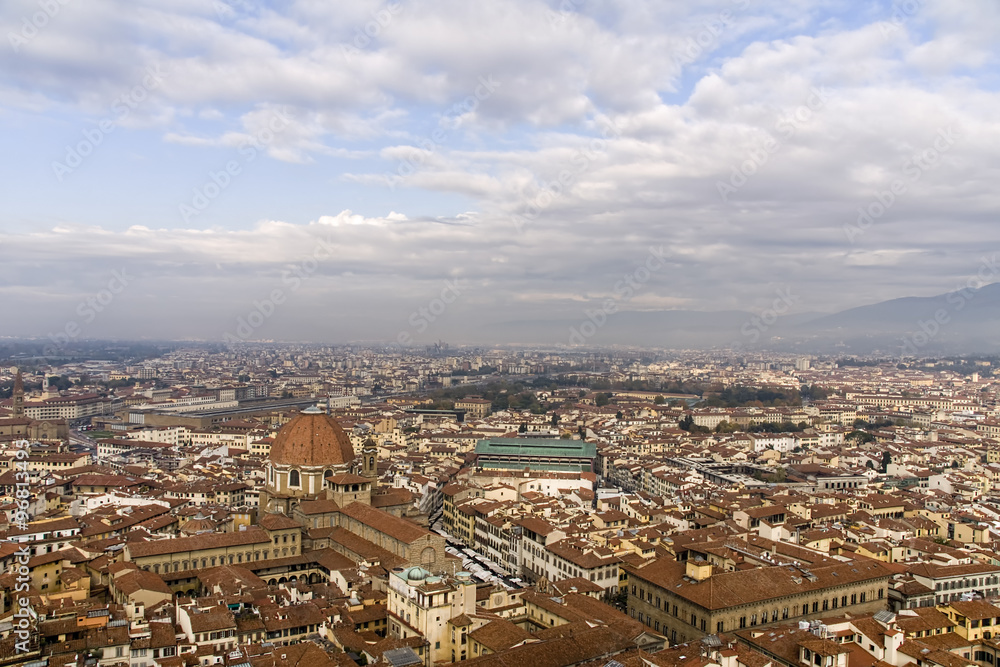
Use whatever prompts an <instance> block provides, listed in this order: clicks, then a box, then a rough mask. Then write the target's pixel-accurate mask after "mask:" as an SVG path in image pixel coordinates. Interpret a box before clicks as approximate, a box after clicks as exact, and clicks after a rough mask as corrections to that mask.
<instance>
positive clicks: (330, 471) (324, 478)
mask: <svg viewBox="0 0 1000 667" xmlns="http://www.w3.org/2000/svg"><path fill="white" fill-rule="evenodd" d="M329 477H333V471H332V470H327V471H325V472H324V473H323V481H324V482H325V483H326V485H327V486H329V485H330V483H329V482H326V480H327V478H329Z"/></svg>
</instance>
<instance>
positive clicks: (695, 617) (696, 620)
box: [691, 614, 698, 625]
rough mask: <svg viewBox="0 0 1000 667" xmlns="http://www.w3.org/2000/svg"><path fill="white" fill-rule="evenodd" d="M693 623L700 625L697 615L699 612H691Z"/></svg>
mask: <svg viewBox="0 0 1000 667" xmlns="http://www.w3.org/2000/svg"><path fill="white" fill-rule="evenodd" d="M691 625H698V616H697V614H691Z"/></svg>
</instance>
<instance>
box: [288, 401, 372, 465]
mask: <svg viewBox="0 0 1000 667" xmlns="http://www.w3.org/2000/svg"><path fill="white" fill-rule="evenodd" d="M270 460H271V463H274V464H278V465H299V466H316V467H326V466H343V465H348V464H350V463H351V462H352V461H354V447H352V446H351V438H350V437H349V436H348V435H347V433H346V432H345V431H344V428H343V427H342V426H341V425H340V424H338V423H337V420H336V419H334V418H333V417H331V416H330V415H328V414H326V413H325V412H322V411H320V410H318V409H316V408H309V409H307V410H303V411H302V412H301V413H299V415H298V416H296V417H295V418H293V419H292V420H291V421H290V422H288V423H287V424H285V425H284V426H283V427H281V430H280V431H279V432H278V436H277V437H276V438H275V439H274V444H272V445H271V455H270Z"/></svg>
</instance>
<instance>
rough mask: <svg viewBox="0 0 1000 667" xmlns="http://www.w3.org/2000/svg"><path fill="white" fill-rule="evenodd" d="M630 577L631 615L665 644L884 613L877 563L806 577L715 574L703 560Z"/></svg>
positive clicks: (786, 572) (885, 574) (659, 563)
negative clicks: (836, 615) (837, 616)
mask: <svg viewBox="0 0 1000 667" xmlns="http://www.w3.org/2000/svg"><path fill="white" fill-rule="evenodd" d="M625 570H626V572H627V573H628V583H629V592H628V609H629V614H630V615H631V616H632V617H633V618H635V619H637V620H639V621H642V622H643V623H645V624H646V626H647V627H649V628H651V629H652V630H653V631H654V632H658V633H661V634H663V635H666V636H667V637H668V638H669V639H670V642H671V643H672V644H673V643H678V642H688V641H692V640H696V639H699V638H701V637H704V636H706V635H710V634H719V633H723V632H732V631H734V630H739V629H742V628H749V627H755V626H768V625H771V624H774V623H781V622H788V621H790V620H813V619H818V618H823V617H824V616H828V615H830V613H831V612H836V613H844V612H849V613H851V614H868V613H874V612H877V611H881V610H884V609H886V608H887V606H888V597H887V588H888V584H889V577H890V575H891V573H892V572H891V570H890V569H889V567H888V566H887V565H886V564H885V563H882V562H879V561H869V560H865V561H848V562H844V563H838V564H836V565H823V566H820V567H813V568H811V569H808V570H807V569H804V568H799V567H796V566H793V565H773V566H765V567H758V568H755V569H751V570H736V571H733V572H714V571H713V567H712V565H711V564H710V563H708V562H707V561H703V560H688V561H685V562H678V561H674V560H669V559H664V558H661V559H657V560H654V561H652V562H650V563H649V564H647V565H645V566H643V567H625Z"/></svg>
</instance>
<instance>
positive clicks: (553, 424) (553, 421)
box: [552, 414, 559, 428]
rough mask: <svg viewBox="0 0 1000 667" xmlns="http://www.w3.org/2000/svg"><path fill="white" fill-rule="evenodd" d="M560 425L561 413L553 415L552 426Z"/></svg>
mask: <svg viewBox="0 0 1000 667" xmlns="http://www.w3.org/2000/svg"><path fill="white" fill-rule="evenodd" d="M556 426H559V415H555V414H554V415H552V427H553V428H555V427H556Z"/></svg>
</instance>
